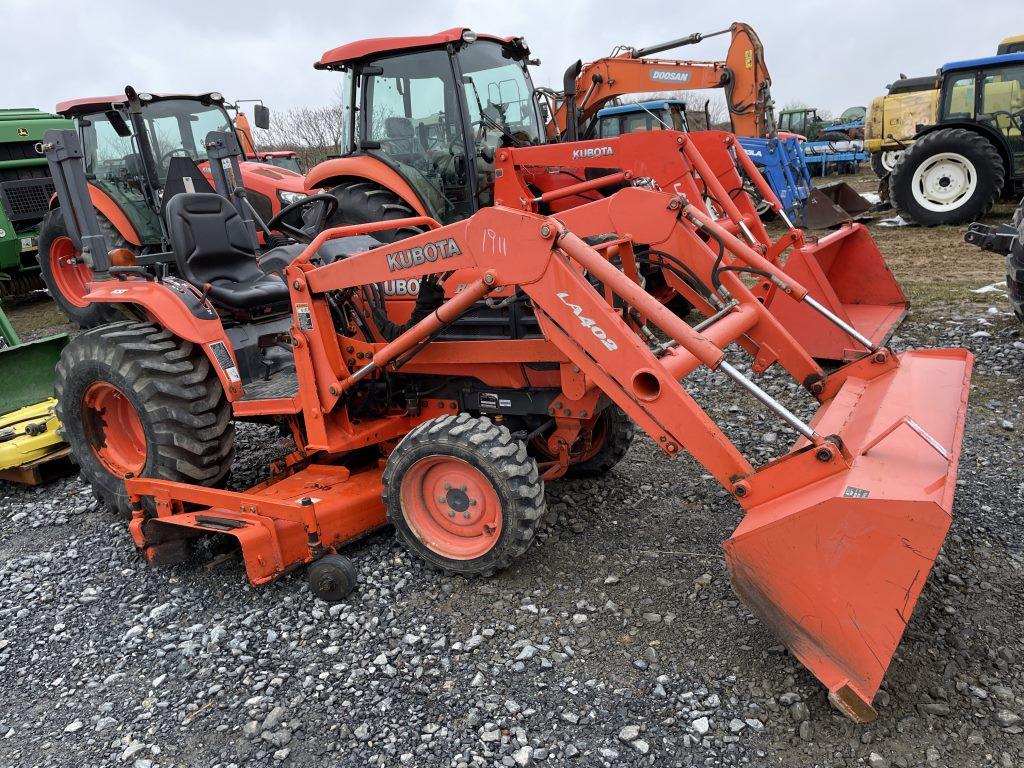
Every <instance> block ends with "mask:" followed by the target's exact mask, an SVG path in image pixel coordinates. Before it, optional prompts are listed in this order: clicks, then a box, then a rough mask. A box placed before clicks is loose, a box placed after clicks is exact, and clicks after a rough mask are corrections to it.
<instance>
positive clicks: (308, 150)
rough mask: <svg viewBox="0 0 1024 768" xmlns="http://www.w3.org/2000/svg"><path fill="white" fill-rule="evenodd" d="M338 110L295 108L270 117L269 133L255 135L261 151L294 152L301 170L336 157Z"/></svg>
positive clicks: (333, 107) (339, 127)
mask: <svg viewBox="0 0 1024 768" xmlns="http://www.w3.org/2000/svg"><path fill="white" fill-rule="evenodd" d="M341 133H342V110H341V107H340V106H338V105H328V106H324V107H299V108H297V109H289V110H288V111H286V112H283V113H280V114H277V115H274V118H273V120H272V122H271V125H270V129H269V130H266V131H259V132H258V135H257V139H256V140H257V142H258V143H259V145H260V149H264V150H280V149H290V150H294V151H295V152H296V153H297V155H298V159H299V164H300V165H301V166H302V167H303V168H311V167H313V166H314V165H316V164H317V163H319V162H321V161H323V160H326V159H327V157H328V156H330V155H335V154H337V153H338V144H339V142H340V141H341Z"/></svg>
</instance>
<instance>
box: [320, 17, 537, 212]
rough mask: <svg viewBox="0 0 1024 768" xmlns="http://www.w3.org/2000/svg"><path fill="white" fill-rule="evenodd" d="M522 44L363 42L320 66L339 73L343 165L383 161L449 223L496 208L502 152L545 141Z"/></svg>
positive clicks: (465, 34)
mask: <svg viewBox="0 0 1024 768" xmlns="http://www.w3.org/2000/svg"><path fill="white" fill-rule="evenodd" d="M528 61H529V48H527V46H526V44H525V43H524V42H523V40H522V39H521V38H516V37H509V38H499V37H492V36H489V35H477V34H476V33H474V32H472V31H470V30H463V29H454V30H448V31H447V32H443V33H441V34H439V35H431V36H424V37H408V38H378V39H374V40H363V41H359V42H357V43H352V44H349V45H344V46H341V47H340V48H335V49H333V50H331V51H328V52H327V53H325V54H324V55H323V57H322V58H321V60H320V61H319V62H318V63H317V64H316V67H317V69H327V70H337V71H340V72H341V73H342V74H343V77H344V80H343V83H344V84H343V94H344V96H343V106H344V130H343V134H342V139H341V143H340V147H339V149H340V154H341V155H342V159H343V160H344V159H346V158H348V159H353V158H359V157H368V158H372V159H373V160H377V161H380V162H381V163H383V164H384V165H385V166H387V167H388V168H390V169H391V170H392V171H393V172H394V173H396V174H397V175H398V176H399V177H400V178H401V179H402V180H403V181H404V182H405V183H406V184H408V185H409V187H411V188H412V190H413V191H414V192H415V195H416V197H417V198H418V201H419V202H420V204H421V205H422V207H423V209H424V211H425V212H426V213H428V214H429V215H431V216H432V217H434V218H436V219H437V220H439V221H441V222H443V223H448V222H451V221H457V220H460V219H464V218H466V217H467V216H470V215H471V214H473V213H474V212H475V211H476V210H477V209H479V208H481V207H485V206H488V205H490V204H491V203H492V202H493V186H494V156H495V152H496V150H497V149H498V148H499V147H507V146H525V145H531V144H539V143H541V142H542V141H543V136H544V135H543V133H542V127H541V120H540V116H539V111H538V108H537V103H536V101H535V100H534V91H533V84H532V82H531V80H530V75H529V73H528V71H527V68H526V67H527V63H528Z"/></svg>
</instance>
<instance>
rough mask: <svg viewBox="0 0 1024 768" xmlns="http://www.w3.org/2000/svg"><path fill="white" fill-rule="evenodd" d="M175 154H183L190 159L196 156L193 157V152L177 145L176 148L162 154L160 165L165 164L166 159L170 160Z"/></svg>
mask: <svg viewBox="0 0 1024 768" xmlns="http://www.w3.org/2000/svg"><path fill="white" fill-rule="evenodd" d="M175 155H181V156H182V157H187V158H188V159H189V160H195V158H194V157H192V153H191V152H189V151H188V150H187V149H185V148H184V147H175V148H174V149H169V150H167V151H166V152H164V153H163V154H162V155H160V165H163V164H164V161H165V160H170V159H171V158H172V157H174V156H175Z"/></svg>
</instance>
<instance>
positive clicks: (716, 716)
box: [0, 178, 1024, 768]
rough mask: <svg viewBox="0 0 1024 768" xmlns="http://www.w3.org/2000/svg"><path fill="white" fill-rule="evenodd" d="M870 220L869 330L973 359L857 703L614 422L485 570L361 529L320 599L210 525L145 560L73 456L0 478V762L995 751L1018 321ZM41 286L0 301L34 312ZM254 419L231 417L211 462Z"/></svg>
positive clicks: (745, 757) (714, 490)
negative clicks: (790, 636) (917, 575)
mask: <svg viewBox="0 0 1024 768" xmlns="http://www.w3.org/2000/svg"><path fill="white" fill-rule="evenodd" d="M855 181H859V182H860V183H867V182H866V181H864V179H863V178H862V179H859V180H855ZM1002 214H1003V212H1002V211H1000V212H997V214H996V216H995V218H999V217H1000V215H1002ZM876 235H877V240H878V242H879V245H880V248H881V249H882V251H883V253H885V255H886V257H887V258H888V259H889V260H890V264H891V265H892V266H893V268H894V270H895V271H896V273H897V276H898V277H899V278H900V280H901V282H903V283H904V284H906V285H907V286H908V288H909V291H910V294H911V296H912V298H914V300H915V302H917V309H916V310H915V314H914V315H913V316H912V317H911V319H910V320H909V321H908V322H907V323H906V324H905V325H904V327H903V328H902V329H901V332H900V336H899V337H898V338H896V339H895V340H894V343H895V345H896V346H897V347H907V346H951V345H964V346H968V347H969V348H971V349H972V350H974V352H975V353H976V354H977V355H978V364H977V367H976V369H975V376H974V384H973V387H972V399H971V406H970V412H969V418H968V425H967V432H966V436H965V441H964V442H965V449H964V452H963V454H962V457H961V466H960V476H959V478H960V479H959V481H958V489H957V499H956V506H955V510H954V515H955V522H954V525H953V529H952V531H951V534H950V536H949V538H948V540H947V541H946V544H945V547H944V549H943V552H942V554H941V555H940V557H939V560H938V562H937V563H936V567H935V570H934V571H933V573H932V577H931V579H930V580H929V582H928V584H927V586H926V588H925V590H924V592H923V594H922V596H921V599H920V602H919V603H918V606H917V609H916V611H915V612H914V615H913V618H912V620H911V622H910V626H909V629H908V631H907V634H906V635H905V637H904V640H903V643H902V645H901V646H900V648H899V650H898V651H897V654H896V656H895V659H894V661H893V663H892V666H891V667H890V669H889V674H888V676H887V678H886V682H885V684H884V686H883V689H882V691H880V693H879V695H878V697H877V699H876V704H877V706H878V710H879V717H878V719H877V720H876V721H875V722H874V723H871V724H869V725H865V726H858V725H854V724H852V723H850V722H849V721H847V720H845V719H844V718H842V717H841V716H839V715H838V714H837V713H836V712H835V711H834V710H833V709H832V708H831V707H830V705H829V704H828V702H827V700H826V696H825V691H824V690H823V689H822V688H821V686H819V685H818V683H817V681H816V680H815V679H814V678H813V677H812V676H811V675H810V674H809V673H808V672H807V671H806V670H805V669H804V668H803V667H802V666H800V665H799V664H798V663H796V662H795V661H794V660H793V659H792V658H791V657H790V656H789V655H788V654H787V653H786V652H785V651H784V649H783V648H782V647H781V646H780V645H779V643H778V641H777V640H776V639H775V638H774V637H773V636H771V635H770V634H769V633H768V632H767V631H766V630H765V628H764V627H763V626H761V625H760V624H759V623H758V622H757V621H756V620H755V619H754V618H753V617H752V616H751V614H750V613H749V612H748V611H747V610H746V609H745V608H744V607H743V606H742V605H741V604H740V603H739V602H738V601H737V599H736V598H735V596H734V595H733V593H732V591H731V589H730V587H729V582H728V579H727V576H726V573H725V567H724V563H723V560H722V555H721V549H720V543H721V541H722V540H723V539H725V538H726V537H727V536H728V535H729V533H730V532H731V530H732V529H733V527H735V524H736V522H737V521H738V518H739V512H740V510H739V507H738V506H737V505H736V504H735V503H734V502H733V501H732V500H731V499H730V498H729V497H728V496H727V495H726V493H725V492H724V491H723V490H722V489H720V488H719V487H718V486H717V484H715V483H714V482H713V481H712V480H710V479H709V478H708V477H707V476H706V475H703V473H702V470H701V468H700V467H699V466H698V465H697V464H696V463H694V462H693V461H692V460H690V459H688V458H682V459H678V460H676V461H674V462H670V461H669V460H668V459H666V458H665V457H663V456H662V455H661V454H660V453H658V452H657V451H656V450H655V447H654V446H653V444H652V443H651V442H650V441H649V440H647V439H646V438H644V439H638V440H637V441H636V443H635V444H634V446H633V447H632V449H631V450H630V452H629V454H628V456H627V457H626V459H625V460H624V461H623V462H622V463H621V464H620V465H619V466H618V467H617V468H616V469H615V470H614V471H613V472H611V473H610V474H609V475H608V476H607V477H606V478H604V479H603V480H601V481H599V482H590V483H581V482H558V483H553V484H551V485H550V486H549V488H548V506H549V516H548V518H547V520H546V522H545V525H544V527H543V529H542V531H541V533H540V535H539V537H538V541H537V542H536V544H535V546H534V547H533V548H532V549H531V550H530V552H529V553H527V555H526V556H525V557H524V558H523V559H522V560H520V561H518V562H517V563H516V565H515V566H513V567H512V568H511V569H510V570H508V571H507V572H505V573H503V574H500V575H499V576H497V577H495V578H493V579H491V580H488V581H485V582H472V583H470V582H466V581H464V580H462V579H460V578H447V577H443V576H440V575H438V574H436V573H433V572H431V571H428V570H427V569H425V568H424V567H423V566H421V565H420V563H419V562H418V561H416V560H414V559H412V558H410V557H409V556H408V555H407V554H406V553H405V552H404V551H403V550H402V549H401V548H400V547H399V546H398V545H397V543H396V542H395V541H394V539H393V537H392V536H391V535H390V533H387V532H385V533H381V534H378V535H375V536H373V537H371V538H369V539H367V540H364V541H363V542H361V543H359V544H358V545H356V546H354V547H351V548H350V551H349V554H351V555H352V556H353V557H354V559H355V561H356V563H357V565H358V567H359V582H360V584H359V589H358V591H357V592H356V593H354V594H353V596H352V597H351V598H350V600H349V602H347V603H344V604H339V605H335V606H333V607H328V606H327V605H325V604H323V603H319V602H317V601H315V600H313V599H312V598H311V596H310V595H309V592H308V589H307V587H306V585H305V581H304V579H303V578H302V576H301V575H295V576H291V577H289V578H286V579H284V580H282V581H280V582H278V583H276V584H273V585H271V586H269V587H264V588H260V589H252V588H250V587H248V586H247V585H246V584H245V581H244V573H243V570H242V568H241V565H240V563H239V562H238V561H237V560H236V559H232V558H229V559H227V560H225V559H224V558H220V557H217V556H215V555H214V553H212V552H200V553H199V554H198V555H197V558H196V560H197V561H196V562H195V563H192V564H189V565H188V566H181V567H176V568H167V569H153V568H150V567H148V566H147V565H146V564H145V563H144V562H143V561H142V560H141V558H139V557H138V556H137V555H136V553H135V550H134V548H133V546H132V544H131V540H130V538H129V535H128V532H127V529H126V526H125V525H124V523H123V522H119V521H116V520H115V519H113V518H112V516H110V515H109V514H108V513H107V512H105V511H104V510H101V509H98V508H97V505H96V503H95V502H94V500H93V498H92V495H91V493H90V492H89V490H88V489H87V488H86V487H85V486H84V485H83V484H82V483H81V482H80V481H79V480H78V479H77V478H68V479H65V480H63V481H58V482H55V483H53V484H50V485H48V486H46V487H44V488H40V489H35V490H25V489H20V488H15V487H13V486H9V485H3V484H0V702H2V703H0V765H10V766H29V765H62V766H63V765H75V766H100V765H111V766H136V768H146V767H147V766H199V765H202V766H230V765H236V766H241V765H247V766H248V765H254V766H262V765H267V766H286V765H306V764H313V763H318V764H326V765H344V766H355V765H371V766H374V765H376V766H397V765H409V766H452V767H453V768H454V767H459V768H461V767H462V766H477V765H480V766H484V765H487V766H492V765H493V766H509V767H510V768H511V767H513V766H527V765H538V766H543V765H551V766H556V765H580V766H597V765H614V766H631V765H637V766H643V765H648V766H654V765H657V766H675V765H708V766H710V765H720V764H727V765H742V764H750V765H785V766H840V765H843V766H855V765H869V766H871V768H884V767H885V766H903V767H906V766H949V768H954V767H959V766H965V765H970V766H982V765H995V766H1005V767H1007V768H1009V767H1010V766H1015V765H1021V764H1022V763H1024V739H1022V737H1021V733H1022V731H1024V722H1022V719H1021V718H1022V716H1024V671H1022V661H1024V640H1022V638H1024V609H1022V603H1021V598H1020V593H1021V590H1020V583H1021V577H1022V570H1024V549H1022V544H1024V537H1022V534H1021V512H1020V511H1019V510H1020V508H1021V499H1022V496H1024V469H1022V466H1024V461H1022V460H1024V441H1022V440H1021V437H1020V435H1021V431H1022V430H1024V417H1022V415H1021V411H1022V405H1024V398H1022V396H1021V394H1020V389H1021V388H1020V383H1019V376H1020V371H1021V368H1022V366H1024V341H1022V339H1021V332H1020V327H1019V326H1018V325H1017V323H1016V322H1015V321H1014V320H1013V318H1012V317H1009V316H1008V315H1007V313H1006V310H1005V299H1004V297H1003V296H1002V295H1000V294H998V293H989V294H973V293H970V291H969V289H970V288H977V287H979V286H981V285H984V284H986V283H992V282H995V281H997V280H999V279H1000V269H1001V268H1000V266H999V263H998V259H997V258H994V257H987V256H982V255H980V254H979V253H978V252H977V251H974V250H972V249H968V248H966V246H961V245H960V244H959V243H958V239H959V237H960V233H959V232H958V231H957V230H955V229H952V228H939V229H935V230H918V229H899V230H886V231H883V230H880V229H878V230H876ZM922 265H924V268H922ZM48 312H51V310H50V309H49V305H48V304H40V303H36V304H30V305H26V306H25V307H22V308H17V309H15V311H14V312H12V315H13V316H14V320H15V322H16V323H18V322H19V320H21V321H23V322H25V323H26V324H31V325H32V331H33V332H35V333H43V332H46V331H48V330H52V315H51V316H50V317H51V320H50V321H47V320H46V316H47V313H48ZM30 320H31V321H32V322H31V323H28V321H30ZM767 378H768V387H769V388H770V389H771V390H773V391H775V392H776V393H777V394H780V395H782V396H784V397H786V398H787V399H788V400H789V401H790V402H793V401H794V400H798V398H797V393H796V392H795V391H794V390H792V388H791V387H789V386H788V385H787V384H785V383H784V381H783V380H782V379H778V378H772V377H767ZM694 381H695V383H694V389H695V392H696V393H697V394H698V396H699V398H700V399H701V400H702V401H703V402H705V403H711V405H710V410H711V411H712V415H713V416H714V417H715V419H716V420H717V421H718V422H719V423H720V424H722V425H723V426H724V427H725V429H726V431H727V433H728V434H729V435H730V436H731V437H732V438H733V439H734V440H735V441H736V442H737V443H738V445H739V446H740V448H741V449H742V450H744V451H745V452H747V453H748V455H750V456H751V457H752V458H753V459H754V460H764V459H767V458H769V457H771V456H774V455H777V454H779V453H781V452H782V451H783V450H784V447H783V446H784V445H785V444H786V443H787V441H788V440H789V436H788V435H787V434H786V432H785V430H782V429H779V428H778V426H777V424H776V423H775V422H773V421H770V420H764V419H760V418H755V417H753V415H752V414H751V413H750V412H749V411H747V410H745V409H741V407H740V405H742V404H744V403H745V402H746V401H744V400H743V399H742V398H741V397H740V396H739V395H737V394H736V393H735V392H734V391H733V390H732V388H731V387H728V386H724V385H722V383H721V382H720V381H719V380H718V379H717V377H712V376H710V375H704V376H698V377H696V378H695V380H694ZM272 441H273V436H272V435H271V434H270V433H269V432H268V431H266V430H264V429H262V428H259V427H251V426H249V427H244V428H243V429H242V430H241V432H240V447H239V452H238V459H237V461H236V465H235V467H234V473H233V481H232V482H233V485H234V486H235V487H237V488H244V487H246V486H248V485H250V484H252V483H253V482H255V481H256V479H257V478H258V477H259V476H261V475H262V473H263V471H264V470H263V468H264V467H265V465H266V462H267V460H268V459H269V458H270V457H271V456H273V455H274V454H275V452H277V451H279V450H280V448H279V447H278V446H276V445H275V444H274V443H273V442H272Z"/></svg>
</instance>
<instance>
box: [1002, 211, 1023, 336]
mask: <svg viewBox="0 0 1024 768" xmlns="http://www.w3.org/2000/svg"><path fill="white" fill-rule="evenodd" d="M1013 226H1014V228H1015V229H1016V230H1017V239H1016V240H1015V241H1014V243H1013V245H1012V246H1011V247H1010V252H1009V253H1008V254H1007V255H1006V289H1007V293H1008V294H1009V298H1010V306H1011V307H1012V308H1013V314H1015V315H1016V316H1017V319H1018V320H1019V321H1020V322H1022V323H1024V200H1021V201H1020V205H1019V206H1017V210H1016V212H1014V214H1013Z"/></svg>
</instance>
